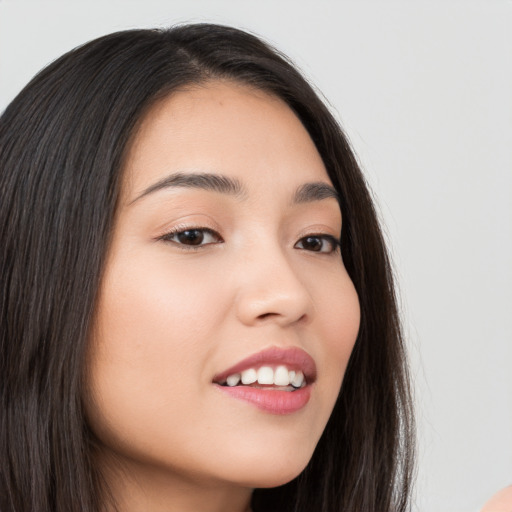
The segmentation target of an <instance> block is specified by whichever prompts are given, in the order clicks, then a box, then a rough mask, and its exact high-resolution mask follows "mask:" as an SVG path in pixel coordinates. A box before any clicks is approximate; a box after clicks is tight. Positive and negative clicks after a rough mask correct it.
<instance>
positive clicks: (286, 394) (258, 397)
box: [217, 386, 311, 414]
mask: <svg viewBox="0 0 512 512" xmlns="http://www.w3.org/2000/svg"><path fill="white" fill-rule="evenodd" d="M217 387H218V388H219V389H220V390H221V391H223V392H224V393H226V394H228V395H229V396H231V397H233V398H237V399H238V400H244V401H245V402H249V403H250V404H252V405H254V406H256V407H257V408H258V409H261V410H262V411H265V412H269V413H272V414H292V413H294V412H297V411H299V410H300V409H302V408H303V407H305V406H306V404H307V403H308V402H309V398H310V397H311V386H304V387H303V388H300V389H297V390H296V391H278V390H273V389H261V388H251V387H250V386H233V387H229V386H217Z"/></svg>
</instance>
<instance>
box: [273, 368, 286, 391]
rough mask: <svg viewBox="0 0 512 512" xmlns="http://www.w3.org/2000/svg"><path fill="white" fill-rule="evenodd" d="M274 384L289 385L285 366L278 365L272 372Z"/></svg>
mask: <svg viewBox="0 0 512 512" xmlns="http://www.w3.org/2000/svg"><path fill="white" fill-rule="evenodd" d="M274 384H275V385H276V386H289V385H290V374H289V373H288V368H286V366H278V367H277V368H276V371H275V372H274Z"/></svg>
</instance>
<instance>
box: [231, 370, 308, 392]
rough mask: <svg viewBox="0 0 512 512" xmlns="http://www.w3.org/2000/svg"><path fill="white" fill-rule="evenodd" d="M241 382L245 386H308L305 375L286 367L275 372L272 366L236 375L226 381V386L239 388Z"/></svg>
mask: <svg viewBox="0 0 512 512" xmlns="http://www.w3.org/2000/svg"><path fill="white" fill-rule="evenodd" d="M240 382H241V383H242V384H244V385H246V386H247V385H250V384H254V383H258V384H260V385H264V386H271V385H275V386H283V387H285V386H290V385H291V386H293V387H294V388H301V387H303V386H305V385H306V383H305V379H304V374H303V373H302V372H301V371H296V370H288V368H286V366H283V365H282V366H278V367H277V368H276V369H275V370H274V369H273V368H272V367H271V366H262V367H261V368H258V370H256V369H255V368H248V369H247V370H244V371H243V372H242V373H234V374H232V375H230V376H229V377H228V378H227V379H226V385H227V386H230V387H234V386H238V385H239V384H240Z"/></svg>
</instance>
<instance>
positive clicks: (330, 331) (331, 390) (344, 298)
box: [316, 272, 360, 409]
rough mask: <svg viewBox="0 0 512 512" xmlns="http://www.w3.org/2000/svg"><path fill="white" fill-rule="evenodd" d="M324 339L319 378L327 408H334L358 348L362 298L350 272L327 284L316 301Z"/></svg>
mask: <svg viewBox="0 0 512 512" xmlns="http://www.w3.org/2000/svg"><path fill="white" fill-rule="evenodd" d="M316 305H317V309H316V311H317V314H318V317H319V318H318V322H319V326H320V327H319V332H320V340H319V342H318V345H320V346H322V350H321V351H320V350H319V351H317V353H316V357H317V359H318V362H319V367H321V368H324V371H323V372H322V374H321V375H319V378H318V385H319V387H321V394H322V395H323V396H324V397H325V403H326V404H327V403H329V405H328V406H327V405H326V407H329V408H330V409H332V407H334V403H335V401H336V398H337V396H338V393H339V390H340V388H341V384H342V381H343V377H344V375H345V370H346V367H347V363H348V360H349V358H350V355H351V353H352V350H353V348H354V344H355V342H356V338H357V334H358V331H359V324H360V307H359V299H358V296H357V293H356V290H355V288H354V285H353V284H352V281H351V280H350V278H349V277H348V274H347V273H346V272H343V274H340V275H338V277H337V278H336V279H333V280H330V281H329V283H326V286H325V293H320V294H319V295H318V298H317V299H316Z"/></svg>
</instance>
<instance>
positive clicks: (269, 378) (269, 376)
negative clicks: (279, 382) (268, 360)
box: [258, 366, 274, 384]
mask: <svg viewBox="0 0 512 512" xmlns="http://www.w3.org/2000/svg"><path fill="white" fill-rule="evenodd" d="M258 384H274V370H272V368H270V366H262V367H261V368H260V369H259V370H258Z"/></svg>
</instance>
